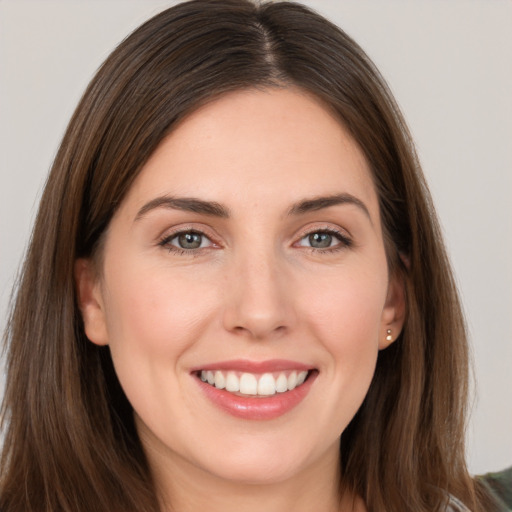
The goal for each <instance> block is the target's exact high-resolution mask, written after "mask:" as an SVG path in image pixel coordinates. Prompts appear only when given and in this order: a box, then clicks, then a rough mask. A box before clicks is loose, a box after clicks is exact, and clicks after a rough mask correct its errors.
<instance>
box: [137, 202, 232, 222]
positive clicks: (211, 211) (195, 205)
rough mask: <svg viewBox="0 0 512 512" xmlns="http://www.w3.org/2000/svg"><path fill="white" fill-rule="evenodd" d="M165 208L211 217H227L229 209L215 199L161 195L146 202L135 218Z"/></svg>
mask: <svg viewBox="0 0 512 512" xmlns="http://www.w3.org/2000/svg"><path fill="white" fill-rule="evenodd" d="M156 208H166V209H170V210H181V211H184V212H193V213H201V214H203V215H209V216H212V217H221V218H228V217H229V210H228V209H227V208H226V207H224V206H222V205H221V204H220V203H216V202H215V201H203V200H202V199H196V198H195V197H171V196H161V197H156V198H155V199H152V200H151V201H149V202H148V203H146V204H145V205H144V206H143V207H142V208H141V209H140V210H139V211H138V213H137V216H136V217H135V220H136V221H137V220H139V219H141V218H142V217H144V215H146V214H147V213H148V212H150V211H151V210H155V209H156Z"/></svg>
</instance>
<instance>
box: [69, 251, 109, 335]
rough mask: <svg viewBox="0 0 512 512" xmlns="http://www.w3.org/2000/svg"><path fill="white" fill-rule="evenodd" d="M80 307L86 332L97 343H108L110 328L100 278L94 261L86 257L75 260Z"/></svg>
mask: <svg viewBox="0 0 512 512" xmlns="http://www.w3.org/2000/svg"><path fill="white" fill-rule="evenodd" d="M75 282H76V289H77V294H78V297H77V299H78V307H79V308H80V311H81V313H82V319H83V322H84V328H85V334H86V336H87V338H89V340H90V341H92V342H93V343H95V344H96V345H108V330H107V324H106V317H105V306H104V302H103V297H102V294H101V287H100V280H99V277H98V275H97V272H96V270H95V269H94V265H93V263H92V262H91V261H90V260H88V259H85V258H80V259H78V260H76V262H75Z"/></svg>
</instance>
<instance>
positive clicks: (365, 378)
mask: <svg viewBox="0 0 512 512" xmlns="http://www.w3.org/2000/svg"><path fill="white" fill-rule="evenodd" d="M212 20H215V21H214V22H212ZM8 338H9V341H10V352H9V360H8V381H7V389H6V398H5V402H4V411H5V412H6V413H7V417H8V420H9V424H8V427H7V430H6V438H5V448H4V453H3V461H2V484H1V485H2V487H1V493H0V503H1V508H2V510H6V511H15V510H20V511H21V510H24V511H26V510H38V511H40V510H48V511H50V510H51V511H55V510H69V511H71V510H83V511H90V510H123V511H128V510H133V511H143V510H147V511H149V510H162V511H163V510H180V511H186V510H198V509H200V508H202V507H206V506H208V508H209V509H210V510H220V509H222V510H230V509H235V508H236V509H237V510H239V509H242V510H253V509H256V507H258V508H265V509H267V510H276V511H277V510H289V509H292V508H293V509H294V510H319V511H322V510H326V511H327V510H329V511H331V510H340V511H347V510H379V511H380V510H389V511H392V510H396V511H403V510H414V511H422V510H457V509H459V510H465V508H464V507H465V506H467V507H469V509H470V510H472V511H478V510H491V508H490V507H491V506H492V505H491V502H490V498H488V497H487V496H486V494H485V492H484V491H483V490H482V489H481V488H480V486H479V485H478V484H477V483H475V482H473V481H472V480H471V478H470V477H469V475H468V473H467V470H466V467H465V462H464V446H463V439H464V436H463V425H464V408H465V398H466V378H467V347H466V339H465V332H464V324H463V320H462V315H461V311H460V306H459V302H458V298H457V293H456V289H455V286H454V283H453V278H452V275H451V272H450V269H449V265H448V262H447V258H446V255H445V251H444V248H443V244H442V241H441V238H440V235H439V228H438V226H437V222H436V220H435V214H434V212H433V209H432V205H431V202H430V199H429V195H428V191H427V188H426V186H425V184H424V182H423V178H422V176H421V173H420V171H419V165H418V162H417V159H416V157H415V154H414V149H413V145H412V142H411V140H410V137H409V135H408V132H407V129H406V127H405V124H404V122H403V120H402V117H401V115H400V113H399V111H398V108H397V107H396V105H395V103H394V101H393V99H392V97H391V95H390V93H389V92H388V90H387V88H386V86H385V84H384V82H383V80H382V79H381V78H380V75H379V74H378V72H377V70H376V69H375V68H374V66H373V65H372V63H371V62H370V61H369V60H368V58H367V57H366V56H365V54H364V53H363V52H362V50H361V49H360V48H359V47H358V46H357V45H356V44H355V43H354V42H353V41H352V40H351V39H349V38H348V37H347V36H346V35H345V34H344V33H343V32H341V31H340V30H339V29H337V28H336V27H335V26H333V25H331V24H330V23H329V22H327V21H326V20H324V19H323V18H321V17H319V16H318V15H315V14H314V13H311V12H310V11H308V10H307V9H305V8H303V7H300V6H298V5H294V4H291V3H288V2H286V3H270V4H263V5H262V6H260V7H256V6H255V5H254V4H252V3H249V2H246V1H242V0H225V1H224V0H222V1H193V2H190V3H185V4H181V5H179V6H177V7H175V8H172V9H169V10H167V11H165V12H163V13H161V14H160V15H158V16H156V17H155V18H153V19H152V20H150V21H148V22H147V23H145V24H144V25H143V26H142V27H140V28H139V29H138V30H137V31H136V32H134V34H132V35H131V36H130V37H129V38H127V39H126V40H125V41H124V42H123V43H122V44H121V45H120V46H119V47H118V48H117V49H116V50H115V51H114V52H113V53H112V55H111V56H110V57H109V58H108V59H107V61H106V62H105V64H104V65H103V66H102V68H101V69H100V71H99V72H98V74H97V76H96V77H95V78H94V79H93V81H92V82H91V84H90V86H89V88H88V89H87V91H86V93H85V95H84V97H83V99H82V101H81V102H80V104H79V106H78V108H77V110H76V112H75V114H74V116H73V118H72V120H71V122H70V125H69V128H68V130H67V132H66V135H65V137H64V140H63V142H62V145H61V148H60V150H59V153H58V155H57V157H56V160H55V163H54V166H53V169H52V172H51V174H50V177H49V180H48V182H47V185H46V188H45V192H44V194H43V198H42V201H41V206H40V211H39V214H38V218H37V221H36V225H35V228H34V233H33V238H32V241H31V247H30V250H29V253H28V255H27V260H26V263H25V267H24V271H23V276H22V279H21V283H20V288H19V292H18V297H17V301H16V305H15V308H14V310H13V314H12V318H11V322H10V325H9V332H8ZM340 436H341V437H340ZM463 504H464V505H463Z"/></svg>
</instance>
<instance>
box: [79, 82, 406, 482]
mask: <svg viewBox="0 0 512 512" xmlns="http://www.w3.org/2000/svg"><path fill="white" fill-rule="evenodd" d="M102 261H103V268H102V271H101V275H100V276H96V275H95V274H94V272H93V270H92V268H93V265H92V264H89V262H87V261H79V262H78V263H77V278H78V282H79V290H80V302H81V308H82V312H83V315H84V321H85V327H86V332H87V335H88V337H89V339H90V340H91V341H92V342H94V343H97V344H100V345H101V344H108V345H109V347H110V350H111V354H112V359H113V362H114V365H115V369H116V372H117V375H118V377H119V380H120V382H121V385H122V387H123V389H124V391H125V393H126V396H127V397H128V400H129V401H130V402H131V404H132V406H133V408H134V411H135V418H136V425H137V428H138V431H139V434H140V437H141V440H142V443H143V445H144V447H145V449H146V452H147V455H148V458H149V460H150V463H151V464H152V465H153V467H157V468H158V467H159V468H177V467H179V468H180V469H181V470H183V469H187V468H188V469H189V470H191V471H196V472H197V471H198V472H204V471H206V472H207V473H209V474H210V475H214V476H216V477H220V478H224V479H228V480H234V481H239V482H242V481H243V482H253V483H254V482H269V481H272V482H275V481H282V480H285V479H287V478H290V477H292V476H294V475H298V474H307V472H308V471H313V470H315V471H318V470H319V468H329V470H332V468H333V466H336V464H337V459H338V441H339V437H340V434H341V433H342V432H343V430H344V429H345V427H346V426H347V424H348V423H349V422H350V420H351V419H352V417H353V416H354V414H355V413H356V411H357V409H358V408H359V406H360V405H361V403H362V401H363V399H364V397H365V395H366V393H367V390H368V387H369V385H370V381H371V380H372V376H373V373H374V368H375V364H376V359H377V353H378V351H379V349H382V348H384V347H385V346H387V345H388V344H389V343H390V341H389V340H386V335H387V329H391V331H392V336H393V339H395V338H396V336H397V335H398V333H399V331H400V329H401V326H402V318H403V307H404V306H403V290H402V287H401V285H400V284H399V283H398V281H397V280H395V279H390V276H389V275H388V267H387V262H386V255H385V251H384V243H383V236H382V229H381V221H380V217H379V208H378V200H377V195H376V192H375V189H374V186H373V183H372V179H371V175H370V171H369V168H368V164H367V162H366V160H365V158H364V156H363V154H362V152H361V151H360V149H359V148H358V146H357V145H356V144H355V142H354V141H353V140H352V138H351V137H350V136H349V135H348V133H347V131H346V130H345V129H344V128H343V126H342V125H341V124H340V123H339V122H338V121H337V120H336V119H335V118H334V117H333V116H331V115H330V114H329V112H328V111H327V110H326V109H325V108H324V107H323V106H322V104H321V103H319V102H318V101H316V100H315V99H313V98H312V97H311V96H309V95H307V94H305V93H303V92H301V91H300V90H297V89H279V90H278V89H270V90H267V91H255V90H248V91H241V92H236V93H231V94H228V95H226V96H224V97H222V98H221V99H219V100H216V101H214V102H212V103H210V104H208V105H207V106H205V107H202V108H201V109H199V110H198V111H196V112H195V113H193V114H192V115H190V116H189V117H188V118H187V119H186V120H185V121H184V122H183V123H182V124H181V125H180V126H179V127H178V128H177V129H176V130H175V131H174V132H173V133H172V134H171V135H170V136H168V137H167V138H166V139H165V140H164V141H163V142H162V143H161V144H160V146H159V147H158V149H157V150H156V151H155V153H154V154H153V155H152V157H151V158H150V160H149V161H148V162H147V164H146V165H145V167H144V168H143V170H142V172H141V173H140V175H139V176H138V177H137V179H136V181H135V182H134V184H133V185H132V187H131V189H130V190H129V192H128V194H127V196H126V198H125V199H124V201H123V202H122V204H121V205H120V207H119V209H118V210H117V212H116V214H115V216H114V218H113V219H112V221H111V223H110V226H109V229H108V232H107V234H106V239H105V245H104V254H103V259H102ZM304 377H306V378H305V381H304V382H303V383H302V384H301V381H302V380H304ZM204 379H206V382H204ZM208 379H209V381H210V382H208ZM226 388H227V389H226ZM288 388H290V390H287V389H288Z"/></svg>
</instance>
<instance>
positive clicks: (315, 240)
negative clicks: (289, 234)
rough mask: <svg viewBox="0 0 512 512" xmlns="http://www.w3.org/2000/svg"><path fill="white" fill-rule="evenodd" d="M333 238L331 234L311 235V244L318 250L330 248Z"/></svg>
mask: <svg viewBox="0 0 512 512" xmlns="http://www.w3.org/2000/svg"><path fill="white" fill-rule="evenodd" d="M331 242H332V236H331V235H329V233H313V234H312V235H309V244H310V245H311V247H315V248H316V249H324V248H326V247H330V246H331Z"/></svg>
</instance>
